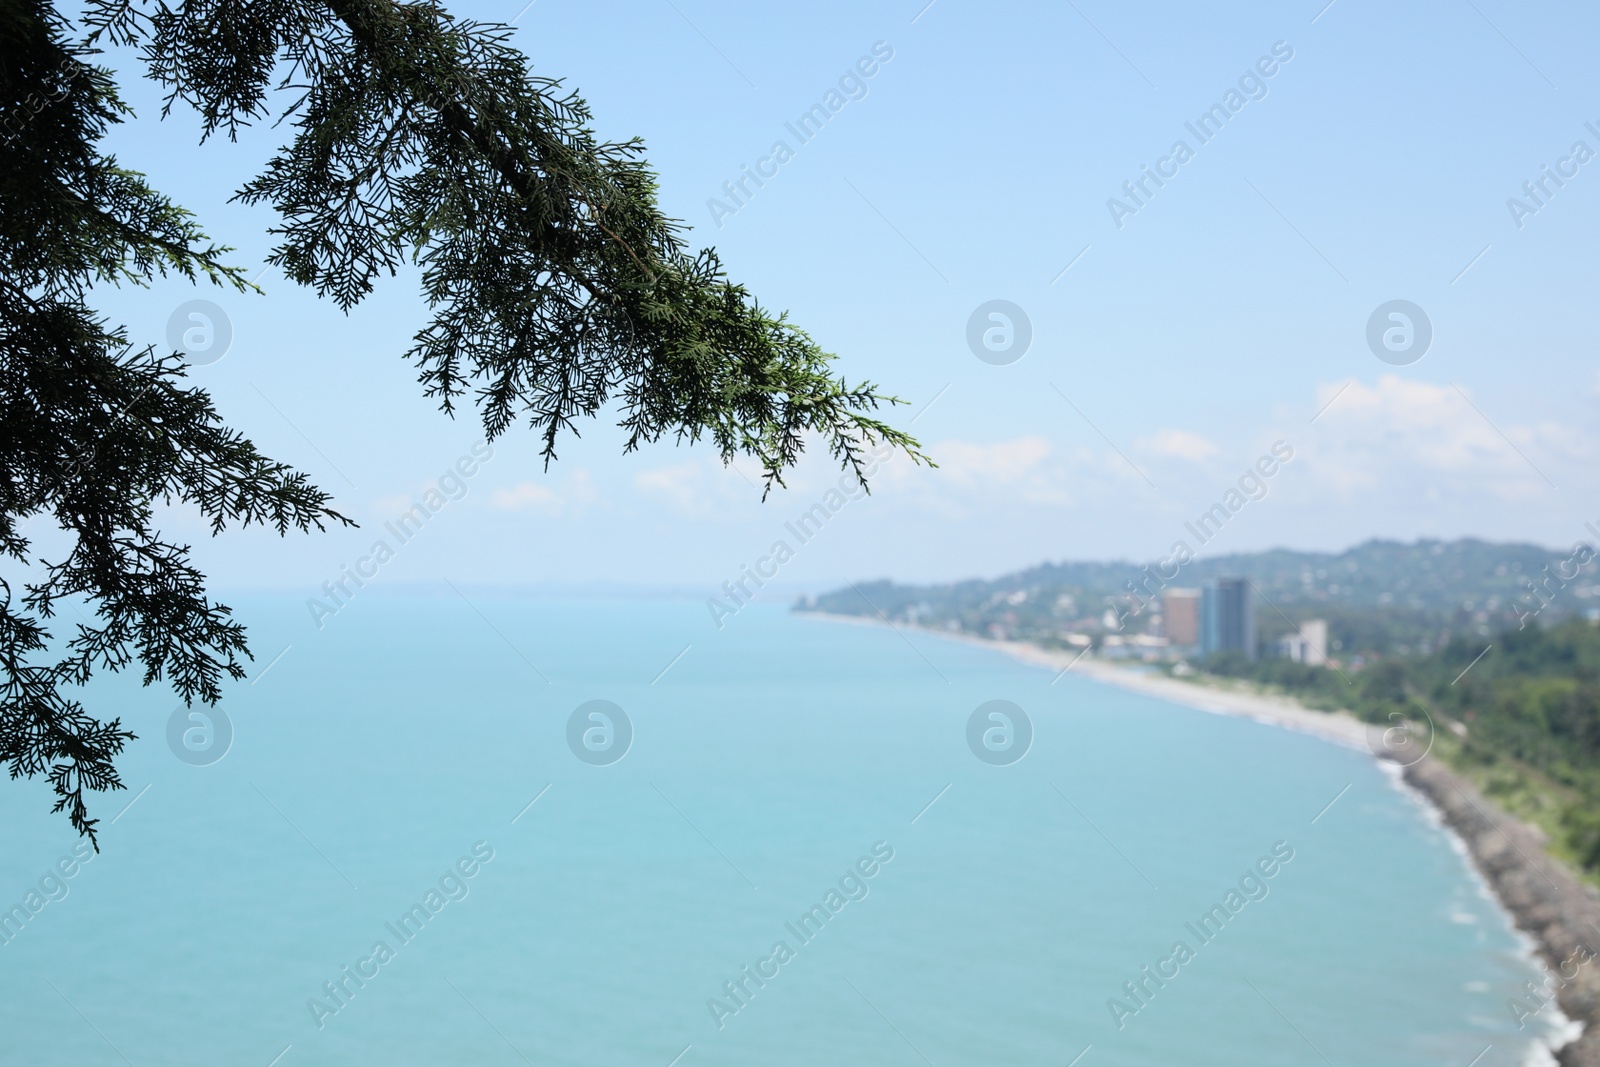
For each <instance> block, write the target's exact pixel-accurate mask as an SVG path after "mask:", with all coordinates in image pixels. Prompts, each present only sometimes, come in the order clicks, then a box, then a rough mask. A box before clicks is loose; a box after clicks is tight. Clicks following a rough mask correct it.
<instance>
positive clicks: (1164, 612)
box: [1161, 589, 1200, 648]
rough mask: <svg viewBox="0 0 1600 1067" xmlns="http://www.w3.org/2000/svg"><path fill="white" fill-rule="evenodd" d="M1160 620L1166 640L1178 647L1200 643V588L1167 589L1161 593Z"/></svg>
mask: <svg viewBox="0 0 1600 1067" xmlns="http://www.w3.org/2000/svg"><path fill="white" fill-rule="evenodd" d="M1161 621H1162V625H1163V627H1164V629H1165V632H1166V635H1167V640H1168V641H1169V642H1171V643H1172V644H1173V645H1174V646H1175V647H1178V648H1193V647H1194V646H1195V645H1198V644H1199V643H1200V590H1198V589H1168V590H1166V591H1165V592H1163V593H1162V594H1161Z"/></svg>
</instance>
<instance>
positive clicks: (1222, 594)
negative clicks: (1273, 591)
mask: <svg viewBox="0 0 1600 1067" xmlns="http://www.w3.org/2000/svg"><path fill="white" fill-rule="evenodd" d="M1251 592H1252V591H1251V589H1250V583H1249V581H1248V580H1246V579H1244V578H1218V579H1217V580H1215V581H1211V582H1207V583H1206V585H1205V588H1204V589H1202V590H1201V591H1200V651H1201V652H1203V653H1205V654H1207V655H1209V654H1210V653H1212V652H1243V653H1244V654H1245V655H1246V656H1248V657H1249V658H1250V659H1255V658H1256V602H1255V597H1254V596H1252V595H1251Z"/></svg>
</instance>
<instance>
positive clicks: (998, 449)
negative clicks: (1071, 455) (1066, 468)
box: [929, 435, 1050, 487]
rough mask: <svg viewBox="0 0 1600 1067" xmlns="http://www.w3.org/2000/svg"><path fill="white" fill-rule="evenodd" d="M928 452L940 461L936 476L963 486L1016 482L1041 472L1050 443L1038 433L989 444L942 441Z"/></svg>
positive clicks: (935, 459) (1048, 453)
mask: <svg viewBox="0 0 1600 1067" xmlns="http://www.w3.org/2000/svg"><path fill="white" fill-rule="evenodd" d="M929 455H931V456H932V457H933V459H934V462H935V463H937V464H939V469H938V471H936V472H935V473H936V474H937V475H940V476H942V478H943V479H945V480H949V481H953V482H956V483H958V484H960V485H962V486H966V487H970V486H974V485H981V484H985V483H994V482H998V483H1000V484H1002V485H1015V484H1016V483H1018V482H1020V481H1023V480H1024V479H1026V478H1028V477H1029V476H1030V475H1033V474H1036V473H1037V472H1038V470H1039V467H1040V465H1041V464H1043V463H1044V461H1045V460H1046V459H1047V458H1049V456H1050V442H1049V440H1048V439H1047V438H1044V437H1042V436H1038V435H1033V436H1029V437H1018V438H1016V439H1015V440H1012V441H997V442H995V443H994V444H989V445H980V444H974V443H972V442H970V441H959V440H956V441H942V442H940V443H939V444H937V445H935V446H933V447H932V448H930V449H929Z"/></svg>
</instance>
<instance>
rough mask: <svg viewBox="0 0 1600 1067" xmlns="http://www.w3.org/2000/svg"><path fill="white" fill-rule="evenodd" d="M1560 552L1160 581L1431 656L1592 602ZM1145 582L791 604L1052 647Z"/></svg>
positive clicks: (1345, 641)
mask: <svg viewBox="0 0 1600 1067" xmlns="http://www.w3.org/2000/svg"><path fill="white" fill-rule="evenodd" d="M1591 555H1592V553H1587V551H1586V553H1585V554H1584V555H1583V556H1581V557H1580V558H1581V559H1585V560H1587V559H1589V558H1590V556H1591ZM1570 557H1571V550H1566V551H1554V550H1551V549H1547V548H1543V547H1540V546H1538V545H1531V544H1494V543H1491V542H1487V541H1479V540H1475V539H1463V540H1459V541H1428V540H1423V541H1417V542H1416V543H1414V544H1405V543H1402V542H1398V541H1379V540H1374V541H1368V542H1366V543H1364V544H1361V545H1357V546H1356V547H1354V548H1351V549H1349V550H1347V551H1344V552H1338V553H1328V552H1294V551H1290V550H1288V549H1273V550H1271V551H1266V552H1252V553H1241V554H1236V555H1228V556H1216V557H1209V558H1204V559H1197V560H1194V561H1193V562H1191V563H1189V564H1188V565H1186V566H1184V567H1182V568H1181V569H1179V570H1178V573H1177V574H1176V575H1175V576H1174V577H1172V578H1171V579H1170V580H1168V581H1167V582H1166V583H1165V586H1166V588H1180V587H1195V586H1199V585H1200V584H1201V583H1203V582H1205V581H1206V580H1207V579H1211V578H1219V577H1227V576H1244V577H1246V578H1249V579H1250V580H1251V582H1252V583H1253V584H1254V585H1255V587H1256V589H1257V590H1258V592H1259V593H1260V594H1261V597H1262V599H1261V600H1258V601H1257V610H1256V618H1257V627H1258V634H1259V636H1260V639H1261V640H1262V641H1263V642H1269V641H1271V640H1272V639H1273V638H1275V637H1277V636H1279V635H1281V634H1284V633H1288V632H1290V631H1292V630H1293V629H1295V628H1296V627H1297V626H1298V625H1299V623H1300V622H1302V621H1303V620H1305V619H1310V618H1321V619H1326V620H1328V624H1329V637H1330V652H1333V653H1335V654H1337V655H1340V656H1341V657H1343V658H1345V659H1349V658H1350V657H1352V656H1356V655H1360V656H1362V657H1364V658H1371V657H1384V656H1393V655H1400V656H1410V655H1427V654H1429V653H1431V652H1433V651H1435V650H1437V649H1439V648H1442V647H1444V646H1445V645H1447V644H1448V643H1449V642H1450V641H1451V640H1452V639H1454V638H1456V637H1460V636H1475V637H1486V636H1487V635H1489V634H1492V633H1495V632H1498V631H1500V630H1503V629H1507V628H1510V627H1516V626H1517V625H1519V623H1520V622H1521V621H1522V620H1523V619H1525V618H1530V617H1535V616H1537V617H1538V618H1539V620H1540V621H1541V622H1543V623H1545V624H1547V625H1548V624H1550V623H1553V622H1559V621H1561V620H1563V619H1566V618H1571V617H1573V616H1581V615H1583V614H1585V613H1586V612H1587V611H1588V610H1590V609H1591V608H1593V609H1600V584H1597V582H1600V579H1597V577H1596V570H1597V565H1596V563H1594V562H1588V563H1586V564H1585V565H1584V566H1582V567H1581V568H1577V573H1576V575H1575V576H1574V577H1571V578H1570V579H1569V580H1567V581H1565V582H1562V581H1561V580H1560V579H1559V577H1555V575H1556V574H1557V573H1558V571H1560V572H1561V573H1566V574H1568V575H1572V574H1573V573H1574V565H1573V564H1568V565H1566V567H1565V569H1564V571H1563V570H1561V568H1562V566H1563V561H1567V560H1569V558H1570ZM1547 567H1548V568H1549V572H1548V580H1547V574H1546V572H1545V568H1547ZM1170 571H1171V568H1170V567H1169V573H1170ZM1533 581H1544V582H1545V583H1546V584H1545V589H1544V591H1543V593H1542V595H1539V594H1536V593H1535V592H1533V591H1532V590H1531V588H1530V587H1531V583H1532V582H1533ZM1141 583H1143V584H1145V585H1147V586H1148V587H1149V588H1151V589H1156V588H1159V587H1160V585H1161V584H1162V583H1161V581H1160V578H1159V576H1157V575H1156V571H1155V567H1154V565H1153V564H1152V565H1148V566H1146V565H1141V564H1135V563H1127V562H1108V563H1047V564H1043V565H1040V566H1038V567H1032V568H1030V569H1028V570H1024V571H1019V572H1017V573H1015V574H1009V575H1006V576H1004V577H1000V578H995V579H992V580H983V579H973V580H969V581H963V582H955V583H951V584H944V585H927V586H916V585H902V584H898V583H894V582H889V581H876V582H860V583H857V584H856V585H854V586H852V587H847V588H845V589H840V590H835V591H833V592H829V593H825V594H823V595H821V596H817V597H811V598H806V599H805V600H802V601H801V602H800V603H798V604H796V605H795V607H796V609H797V610H803V611H823V612H830V613H834V614H841V615H864V616H867V617H871V618H877V617H879V616H880V615H881V616H883V617H887V618H889V619H891V620H893V621H895V622H905V623H913V624H916V625H921V626H933V627H939V628H943V629H949V630H953V631H958V632H962V633H970V634H978V635H982V636H987V637H999V638H1008V639H1018V640H1028V641H1035V642H1038V643H1040V644H1045V645H1053V644H1061V643H1064V642H1065V641H1066V640H1067V638H1068V635H1070V634H1079V635H1089V636H1090V637H1091V638H1093V639H1096V640H1097V639H1098V638H1099V637H1100V636H1103V635H1104V634H1105V633H1107V632H1110V631H1112V630H1114V629H1115V627H1112V626H1108V624H1107V619H1106V617H1105V616H1106V612H1107V610H1108V609H1111V610H1112V611H1113V616H1115V614H1116V612H1117V609H1119V608H1120V609H1121V610H1123V611H1131V609H1132V608H1134V607H1135V606H1136V605H1137V601H1136V600H1135V599H1134V597H1133V593H1134V592H1136V591H1137V586H1138V585H1139V584H1141ZM1158 610H1159V609H1157V608H1151V609H1149V610H1143V611H1139V612H1138V613H1137V614H1132V615H1131V616H1130V617H1129V619H1128V621H1127V623H1126V624H1125V625H1126V629H1125V630H1124V631H1123V632H1125V633H1126V632H1135V633H1137V632H1146V631H1147V630H1149V629H1150V627H1151V625H1152V622H1153V619H1152V616H1153V615H1154V614H1155V613H1156V611H1158Z"/></svg>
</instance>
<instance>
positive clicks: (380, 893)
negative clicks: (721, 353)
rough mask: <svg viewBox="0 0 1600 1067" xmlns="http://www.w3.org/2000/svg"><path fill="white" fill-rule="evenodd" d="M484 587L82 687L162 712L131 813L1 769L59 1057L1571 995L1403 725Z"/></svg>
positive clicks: (1046, 1058)
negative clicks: (1289, 726)
mask: <svg viewBox="0 0 1600 1067" xmlns="http://www.w3.org/2000/svg"><path fill="white" fill-rule="evenodd" d="M469 595H470V596H471V600H470V601H468V600H466V599H465V598H463V597H454V598H432V597H417V596H386V595H371V596H363V597H360V598H357V599H355V600H353V601H351V603H350V604H349V605H348V606H347V607H345V608H344V609H342V610H341V611H340V612H338V613H337V614H336V615H334V616H332V617H328V618H324V619H323V620H322V622H323V625H322V626H321V627H320V628H319V627H317V626H316V625H315V624H314V623H313V622H312V620H311V616H310V614H309V613H308V611H307V609H306V606H305V602H304V599H303V598H298V597H290V596H264V595H252V596H249V597H245V598H231V599H230V602H231V603H232V604H233V606H234V608H235V610H236V612H237V614H238V616H239V618H240V619H241V620H242V621H244V622H246V623H247V624H248V625H249V627H250V631H251V639H252V647H253V649H254V651H255V653H256V660H255V663H254V665H253V666H252V670H251V679H250V680H247V681H244V682H239V683H234V684H231V685H230V686H229V687H228V688H227V695H226V697H225V699H224V701H223V704H222V705H221V709H220V710H221V713H222V714H221V715H220V716H212V717H209V718H203V719H194V718H190V717H189V714H188V711H187V710H186V709H181V708H179V706H178V704H177V701H176V700H175V699H173V698H172V697H171V696H170V695H169V694H167V693H166V692H165V690H164V689H163V688H162V687H160V686H155V687H151V688H148V689H144V690H135V689H132V688H130V686H129V685H128V681H129V679H128V678H127V677H126V676H124V677H115V676H112V677H109V678H101V679H98V680H96V681H95V682H94V683H93V684H92V685H91V686H90V687H88V689H87V691H86V693H87V695H88V696H89V697H90V698H92V699H93V700H94V701H95V706H97V707H99V708H102V709H107V710H110V709H115V710H114V711H111V713H112V714H121V715H122V716H123V719H124V722H125V724H126V725H128V726H129V727H130V728H131V729H133V730H134V731H135V732H136V733H137V734H138V735H139V738H138V740H137V741H135V742H133V743H132V744H131V745H130V748H129V751H128V753H127V756H126V758H125V760H124V761H123V763H122V764H121V766H122V771H123V775H124V781H125V783H126V785H127V787H128V788H127V790H126V791H125V792H118V793H113V794H98V795H94V796H93V797H92V798H91V803H92V808H93V810H92V814H93V815H96V816H98V817H101V818H102V822H101V825H100V835H101V844H102V849H103V851H102V852H101V853H100V854H99V855H94V856H91V857H88V858H87V859H86V858H85V857H84V856H83V855H82V854H81V852H82V849H81V848H80V850H79V854H74V852H73V848H74V845H75V843H76V839H75V837H74V836H73V835H72V834H71V833H70V832H69V831H68V830H67V828H66V827H65V825H64V823H63V821H62V820H61V819H60V818H59V817H58V816H53V815H51V814H50V813H49V811H48V807H49V800H48V791H47V788H46V787H45V786H44V784H43V783H41V782H38V781H30V782H21V783H15V784H14V786H13V788H12V790H10V791H9V792H8V793H7V795H6V798H5V800H4V805H5V808H4V811H5V815H6V818H7V821H8V825H10V826H11V827H12V833H11V841H12V847H11V848H9V849H7V851H6V854H5V856H4V858H3V859H0V865H3V870H0V877H3V881H0V905H3V906H5V907H8V908H9V907H11V905H12V904H17V905H20V906H21V907H22V910H23V912H24V913H25V914H24V917H22V918H14V919H13V920H12V923H11V925H10V926H8V927H6V929H5V934H6V939H5V941H4V943H3V944H0V961H3V966H0V974H3V975H4V978H3V986H0V989H3V992H4V998H3V1002H4V1008H3V1009H0V1011H3V1013H4V1014H3V1016H0V1017H3V1018H4V1019H5V1021H6V1023H7V1024H8V1029H9V1031H10V1033H11V1034H12V1035H13V1036H12V1038H11V1046H12V1048H13V1055H14V1056H16V1057H17V1058H18V1059H19V1061H21V1060H26V1061H29V1062H54V1061H70V1062H74V1063H81V1064H90V1065H94V1064H123V1063H132V1064H141V1065H142V1064H145V1063H168V1064H176V1065H188V1064H202V1063H214V1062H228V1063H246V1064H248V1063H257V1064H260V1065H262V1067H267V1065H268V1064H276V1065H281V1067H295V1065H298V1064H308V1065H310V1064H345V1063H356V1062H374V1061H376V1062H387V1063H396V1064H407V1063H416V1064H424V1063H426V1064H462V1065H465V1064H497V1063H500V1064H514V1063H518V1062H539V1063H558V1064H604V1065H608V1064H624V1063H628V1064H638V1063H645V1064H656V1065H658V1067H669V1065H670V1064H678V1065H681V1067H694V1065H695V1064H701V1063H726V1064H732V1063H743V1062H749V1061H751V1060H759V1061H761V1062H767V1063H776V1064H802V1063H807V1064H809V1063H813V1062H816V1061H818V1060H819V1059H836V1060H846V1061H849V1062H865V1061H872V1062H878V1063H905V1064H914V1063H930V1064H935V1065H938V1067H946V1065H949V1064H958V1063H973V1064H978V1063H984V1064H996V1063H1007V1064H1009V1063H1015V1064H1024V1063H1027V1064H1032V1063H1039V1062H1050V1063H1059V1064H1067V1063H1077V1064H1079V1067H1096V1065H1099V1064H1106V1065H1123V1064H1126V1065H1132V1064H1144V1063H1151V1062H1162V1063H1184V1064H1193V1065H1202V1067H1203V1065H1211V1064H1216V1065H1222V1064H1234V1063H1238V1062H1241V1061H1247V1062H1250V1063H1253V1064H1267V1065H1273V1064H1282V1065H1291V1064H1307V1063H1313V1062H1316V1063H1320V1062H1323V1061H1324V1060H1326V1061H1328V1062H1332V1063H1335V1064H1344V1063H1350V1064H1355V1063H1360V1064H1364V1065H1379V1067H1382V1065H1387V1064H1395V1065H1400V1064H1419V1063H1430V1064H1431V1063H1437V1064H1451V1065H1457V1067H1464V1065H1465V1064H1467V1063H1469V1062H1476V1063H1477V1064H1478V1065H1479V1067H1501V1065H1506V1067H1509V1065H1520V1064H1527V1063H1536V1062H1548V1061H1549V1056H1548V1053H1547V1052H1542V1051H1541V1050H1542V1048H1543V1045H1542V1044H1541V1041H1542V1040H1546V1039H1549V1038H1550V1037H1551V1036H1552V1035H1554V1034H1555V1033H1556V1032H1557V1031H1558V1029H1560V1028H1561V1027H1562V1026H1563V1025H1564V1020H1563V1019H1561V1018H1560V1017H1559V1016H1558V1015H1557V1014H1556V1010H1555V1008H1554V1006H1553V1005H1552V1006H1551V1007H1550V1008H1548V1009H1546V1012H1545V1013H1544V1014H1542V1015H1540V1016H1538V1017H1536V1018H1535V1019H1533V1020H1530V1021H1529V1022H1528V1025H1527V1026H1526V1027H1525V1028H1522V1029H1519V1028H1518V1026H1517V1023H1516V1020H1515V1019H1514V1017H1513V1015H1512V1013H1511V1012H1510V1011H1509V1010H1508V1008H1507V1001H1508V999H1509V998H1512V997H1517V996H1520V995H1522V985H1523V983H1524V982H1529V981H1534V982H1537V981H1539V980H1540V977H1541V972H1540V970H1539V969H1538V967H1537V966H1536V964H1535V963H1534V961H1533V959H1532V956H1531V952H1530V945H1529V943H1528V941H1527V939H1526V938H1524V937H1523V936H1522V935H1520V934H1519V933H1518V932H1517V931H1516V930H1515V929H1514V928H1513V927H1512V925H1511V922H1510V920H1509V917H1508V916H1507V915H1506V913H1505V912H1504V910H1503V909H1501V908H1500V907H1499V905H1498V904H1497V903H1496V902H1495V901H1494V900H1493V898H1492V896H1490V894H1489V893H1488V892H1487V890H1486V888H1485V885H1484V883H1483V881H1482V879H1481V878H1480V877H1479V876H1478V875H1477V874H1476V872H1475V871H1474V870H1473V869H1472V867H1471V865H1470V862H1469V861H1468V859H1467V858H1466V856H1465V853H1464V851H1463V850H1462V849H1461V847H1460V845H1459V843H1458V842H1456V841H1455V840H1454V839H1453V838H1452V836H1451V835H1450V834H1449V833H1448V832H1447V831H1446V830H1445V829H1444V828H1443V827H1442V826H1441V825H1440V823H1439V820H1438V819H1437V817H1435V816H1434V815H1433V814H1432V812H1431V809H1429V808H1428V807H1427V805H1426V804H1424V803H1423V802H1422V801H1421V800H1420V799H1419V798H1418V797H1417V795H1416V794H1415V793H1413V792H1412V791H1410V790H1409V789H1407V788H1406V787H1404V786H1403V784H1401V783H1400V782H1399V781H1398V778H1397V776H1396V775H1394V774H1393V773H1390V772H1389V771H1386V770H1385V769H1384V768H1383V767H1381V766H1380V765H1379V764H1378V763H1377V761H1375V760H1374V759H1372V758H1371V757H1370V756H1368V755H1367V754H1365V753H1362V752H1357V751H1352V750H1350V749H1348V748H1344V747H1341V746H1338V745H1334V744H1329V743H1327V742H1325V741H1322V740H1319V739H1317V738H1314V737H1311V736H1308V735H1305V734H1301V733H1296V732H1294V731H1290V730H1285V729H1280V728H1277V727H1274V726H1271V725H1267V724H1263V723H1260V722H1255V721H1252V720H1249V719H1247V718H1242V717H1228V716H1221V715H1216V714H1208V713H1204V712H1200V711H1197V710H1196V709H1194V708H1190V707H1185V706H1181V705H1178V704H1174V703H1170V702H1167V701H1164V700H1159V699H1155V698H1153V697H1150V696H1146V695H1143V694H1138V693H1133V692H1128V691H1125V690H1122V689H1118V688H1116V687H1113V686H1109V685H1104V684H1100V683H1098V682H1095V681H1092V680H1089V679H1086V678H1082V677H1079V676H1077V675H1075V674H1072V673H1067V674H1065V675H1059V674H1056V673H1055V672H1052V671H1049V670H1045V669H1041V668H1039V667H1034V666H1030V665H1027V664H1024V663H1021V662H1018V661H1016V660H1014V659H1012V658H1010V657H1008V656H1006V655H1004V654H1002V653H1000V652H998V651H995V650H993V649H988V648H983V647H979V646H976V645H973V644H971V643H967V642H962V641H958V640H945V639H942V638H939V637H937V636H936V635H931V634H927V633H922V632H909V631H904V630H899V629H894V628H891V627H886V626H884V627H865V626H859V625H840V624H838V623H836V622H833V621H830V620H827V619H825V618H818V617H813V616H806V615H796V614H792V613H790V612H788V611H785V610H783V609H782V608H780V607H776V606H769V605H763V604H754V605H750V606H748V607H746V608H744V609H743V610H741V611H740V612H739V613H738V615H737V616H736V617H733V618H730V619H727V620H725V625H724V626H723V627H722V628H721V629H718V628H717V627H716V626H714V625H713V624H712V623H711V622H710V621H709V620H708V618H707V614H706V609H705V606H704V604H703V603H701V602H698V601H690V600H681V601H675V600H665V599H633V600H615V599H601V598H590V599H567V600H550V599H541V600H533V599H527V598H521V597H501V596H493V595H489V594H486V593H483V592H481V591H476V590H474V591H471V592H470V593H469ZM200 710H202V711H203V710H204V709H200ZM996 715H998V716H1000V717H999V718H996V717H995V716H996ZM69 871H70V873H68V872H69ZM34 902H37V905H38V906H37V907H35V906H34ZM12 914H13V915H15V912H14V911H13V913H12ZM1541 1056H1542V1057H1543V1059H1542V1060H1541ZM1474 1057H1479V1058H1478V1059H1477V1060H1476V1061H1474Z"/></svg>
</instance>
